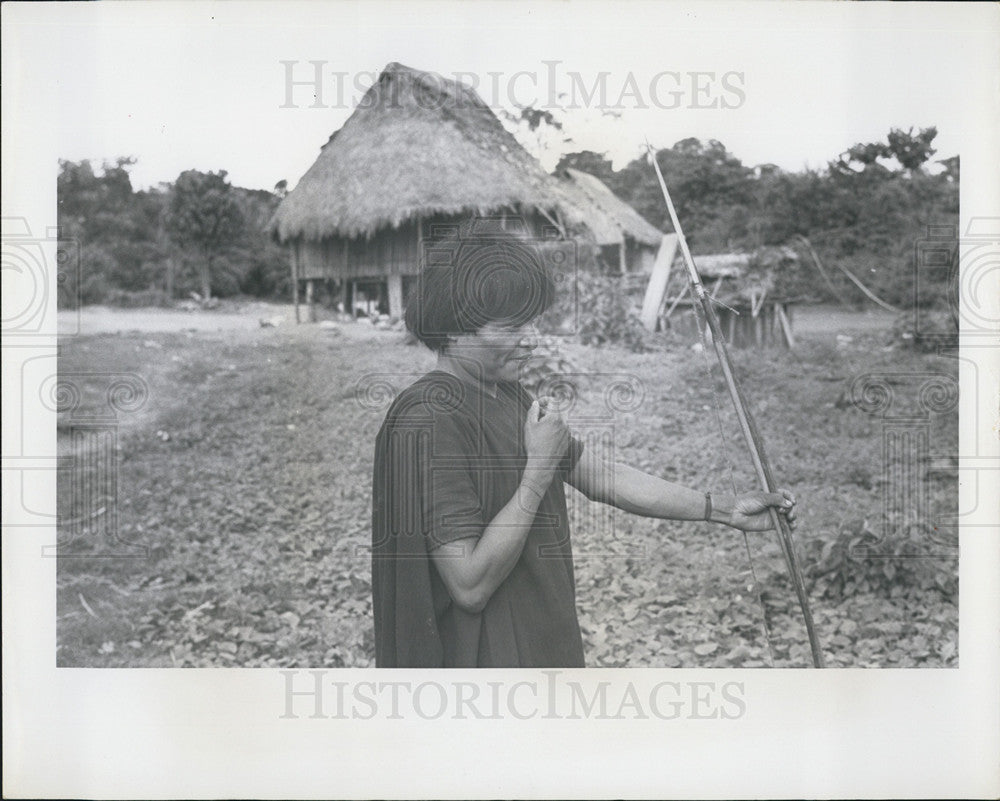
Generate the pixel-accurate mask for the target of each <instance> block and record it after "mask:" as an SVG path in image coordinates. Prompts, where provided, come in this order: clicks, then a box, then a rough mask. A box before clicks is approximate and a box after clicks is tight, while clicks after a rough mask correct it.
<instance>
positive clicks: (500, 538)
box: [372, 235, 795, 668]
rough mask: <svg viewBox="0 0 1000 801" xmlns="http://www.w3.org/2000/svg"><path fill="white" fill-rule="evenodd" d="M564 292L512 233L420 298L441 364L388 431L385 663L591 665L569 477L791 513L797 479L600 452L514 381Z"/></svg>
mask: <svg viewBox="0 0 1000 801" xmlns="http://www.w3.org/2000/svg"><path fill="white" fill-rule="evenodd" d="M553 299H554V284H553V281H552V278H551V276H549V275H548V273H547V272H546V270H545V268H544V267H543V266H542V264H541V262H540V260H539V258H538V254H537V253H536V252H535V251H534V248H533V247H532V246H531V245H530V244H528V243H526V242H524V241H522V240H520V239H517V238H515V237H512V236H509V235H507V236H494V237H488V238H478V239H469V240H465V241H463V242H462V243H461V246H460V247H459V248H458V250H457V254H456V255H455V258H454V260H453V263H452V264H450V265H448V266H432V267H427V268H425V269H424V271H423V272H422V274H421V276H420V279H419V281H418V285H417V287H416V289H415V291H414V292H413V293H411V295H410V297H409V299H408V302H407V308H406V325H407V328H408V329H409V330H410V331H411V332H412V333H413V334H414V335H415V336H416V337H417V339H419V340H420V341H421V342H422V343H423V344H425V345H426V346H428V347H429V348H431V349H432V350H434V351H435V352H436V353H437V354H438V363H437V367H436V369H435V370H432V371H431V372H429V373H428V374H427V375H425V376H423V377H422V378H420V379H419V380H417V381H416V382H415V383H414V384H412V385H411V386H409V387H407V388H406V389H405V390H403V391H402V392H401V393H400V394H399V396H398V397H397V398H396V399H395V401H394V402H393V403H392V405H391V406H390V408H389V411H388V412H387V414H386V417H385V421H384V422H383V424H382V427H381V429H380V430H379V433H378V436H377V438H376V443H375V466H374V474H373V482H372V595H373V612H374V618H375V663H376V666H377V667H534V668H541V667H552V668H555V667H559V668H571V667H583V666H584V664H585V663H584V653H583V640H582V637H581V634H580V626H579V623H578V621H577V613H576V597H575V585H574V578H573V555H572V549H571V547H570V532H569V526H568V515H567V510H566V499H565V495H564V491H563V483H564V482H566V483H569V484H571V485H572V486H574V487H576V488H577V489H578V490H580V491H581V492H582V493H583V494H584V495H586V496H587V497H588V498H589V499H590V500H592V501H598V502H603V503H610V504H613V505H615V506H617V507H618V508H621V509H624V510H626V511H630V512H633V513H636V514H641V515H646V516H650V517H659V518H665V519H673V520H704V519H710V520H713V521H716V522H719V523H724V524H726V525H730V526H733V527H736V528H741V529H744V530H756V531H760V530H766V529H768V528H770V519H769V514H768V508H769V507H770V506H774V507H777V508H778V510H779V511H780V512H781V513H783V514H786V515H788V517H789V520H790V521H791V520H793V517H794V516H793V514H792V509H793V507H794V504H795V501H794V498H793V497H792V495H791V493H789V492H787V491H786V490H782V491H780V492H779V493H763V492H750V493H745V494H742V495H740V496H738V497H736V498H722V497H719V498H714V497H713V496H711V495H709V494H708V493H705V492H701V491H697V490H693V489H688V488H685V487H682V486H680V485H677V484H672V483H670V482H667V481H664V480H662V479H659V478H656V477H654V476H651V475H648V474H646V473H642V472H640V471H638V470H635V469H633V468H630V467H628V466H626V465H623V464H613V465H612V464H606V463H604V462H602V461H601V460H600V459H598V458H596V457H593V456H592V455H591V454H589V453H588V452H587V450H586V448H585V447H584V445H583V444H582V443H581V442H580V441H579V440H578V439H577V438H576V437H574V436H572V435H571V434H570V432H569V430H568V428H567V426H566V422H565V420H564V419H563V418H562V416H561V415H560V414H558V413H555V412H549V413H546V405H547V401H546V399H544V398H542V399H534V398H532V397H531V395H530V394H529V393H528V391H527V390H526V389H525V388H524V387H523V386H522V385H521V383H520V382H519V381H518V375H519V372H520V369H521V367H522V365H524V363H525V361H526V360H527V359H528V358H530V357H531V353H532V350H533V348H534V347H535V344H536V342H537V338H536V332H535V330H534V327H533V325H532V321H533V320H534V319H535V318H536V317H537V316H538V315H539V314H540V313H541V312H542V311H544V310H545V309H546V308H547V307H548V306H549V305H550V304H551V303H552V301H553ZM609 476H610V477H611V479H612V480H610V481H609V480H608V477H609Z"/></svg>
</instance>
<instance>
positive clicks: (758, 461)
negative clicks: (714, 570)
mask: <svg viewBox="0 0 1000 801" xmlns="http://www.w3.org/2000/svg"><path fill="white" fill-rule="evenodd" d="M646 148H647V149H648V150H649V155H650V157H651V158H652V160H653V168H654V169H655V170H656V178H657V180H658V181H659V182H660V189H661V190H662V191H663V199H664V200H665V201H666V203H667V210H668V211H669V212H670V221H671V222H672V223H673V226H674V231H675V232H676V233H677V240H678V244H679V245H680V248H681V253H682V254H683V256H684V262H685V264H686V265H687V269H688V277H689V278H690V279H691V288H692V290H693V291H694V295H695V297H696V298H697V299H698V302H699V304H700V305H701V308H702V310H703V312H704V314H705V319H706V321H707V322H708V327H709V330H710V331H711V332H712V342H713V344H714V346H715V354H716V356H718V358H719V364H720V366H721V367H722V374H723V376H724V378H725V380H726V386H727V387H728V388H729V396H730V398H732V401H733V406H734V408H735V409H736V417H737V419H738V420H739V424H740V430H741V431H742V432H743V439H744V440H745V441H746V444H747V448H748V449H749V451H750V458H751V460H752V461H753V465H754V470H755V471H756V473H757V478H758V479H759V481H760V485H761V488H762V489H763V490H764V491H765V492H775V483H774V476H773V473H772V471H771V463H770V462H769V461H768V458H767V454H766V453H765V452H764V441H763V439H762V438H761V436H760V432H759V431H758V429H757V424H756V422H754V419H753V415H751V414H750V407H749V404H748V403H747V399H746V395H745V394H744V392H743V388H742V387H741V386H740V383H739V382H738V381H737V380H736V376H735V375H734V374H733V363H732V359H731V358H730V356H729V350H728V348H727V347H726V341H725V339H723V336H722V328H721V326H720V325H719V318H718V317H717V316H716V314H715V309H714V308H712V304H711V303H710V302H709V298H708V296H707V295H706V294H705V287H704V286H703V285H702V283H701V276H699V275H698V270H697V268H696V267H695V265H694V259H693V258H692V257H691V251H690V250H689V249H688V245H687V240H686V239H685V238H684V232H683V231H682V230H681V223H680V220H678V219H677V211H676V209H675V208H674V204H673V201H672V200H671V199H670V192H669V191H668V190H667V182H666V181H665V180H664V179H663V173H662V172H661V171H660V165H659V164H658V163H657V161H656V154H655V153H654V152H653V148H652V146H651V145H650V144H649V142H648V141H647V142H646ZM768 511H769V513H770V515H771V524H772V525H773V526H774V528H775V530H776V531H777V532H778V544H779V545H780V546H781V551H782V553H783V554H784V557H785V564H786V565H787V566H788V572H789V575H790V576H791V579H792V585H793V586H794V587H795V594H796V596H797V597H798V599H799V606H800V607H801V609H802V617H803V619H804V620H805V624H806V632H807V633H808V635H809V647H810V648H811V649H812V659H813V666H814V667H817V668H821V667H825V664H824V661H823V652H822V651H821V650H820V647H819V639H818V638H817V637H816V629H815V627H814V626H813V618H812V612H811V611H810V609H809V598H808V597H807V595H806V585H805V580H804V579H803V577H802V571H801V570H800V569H799V564H798V561H797V559H796V557H795V549H794V548H793V547H792V532H791V528H790V527H789V525H788V521H787V520H786V519H785V518H784V517H782V516H781V515H779V514H778V513H777V511H775V509H774V507H773V506H772V507H769V508H768Z"/></svg>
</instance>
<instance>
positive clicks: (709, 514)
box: [705, 492, 712, 520]
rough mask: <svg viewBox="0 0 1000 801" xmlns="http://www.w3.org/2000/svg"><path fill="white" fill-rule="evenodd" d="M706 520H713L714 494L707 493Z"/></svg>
mask: <svg viewBox="0 0 1000 801" xmlns="http://www.w3.org/2000/svg"><path fill="white" fill-rule="evenodd" d="M705 519H706V520H711V519H712V493H711V492H706V493H705Z"/></svg>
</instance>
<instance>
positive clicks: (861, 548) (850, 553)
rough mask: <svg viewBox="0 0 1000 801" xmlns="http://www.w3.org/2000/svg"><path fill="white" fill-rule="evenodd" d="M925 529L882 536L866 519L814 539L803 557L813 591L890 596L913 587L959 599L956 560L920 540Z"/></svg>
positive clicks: (836, 596) (845, 595)
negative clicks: (834, 534) (823, 538)
mask: <svg viewBox="0 0 1000 801" xmlns="http://www.w3.org/2000/svg"><path fill="white" fill-rule="evenodd" d="M922 533H923V531H922V527H921V526H919V525H911V526H908V527H906V528H905V529H903V530H900V531H896V532H894V533H892V534H890V535H887V536H885V537H882V538H880V537H879V536H878V535H877V534H875V532H873V531H872V530H871V529H870V528H869V526H868V521H867V520H862V521H854V522H852V523H850V524H848V525H847V526H845V527H844V528H843V529H842V530H841V531H840V532H839V533H838V534H837V536H836V537H835V538H833V539H831V540H827V541H825V542H823V541H819V540H814V541H812V542H811V543H809V547H808V548H807V552H806V557H805V559H804V560H803V568H804V572H805V574H806V576H807V577H808V578H809V579H810V580H811V582H812V591H813V592H814V593H815V594H816V595H818V596H820V597H824V598H830V599H833V600H843V599H845V598H850V597H853V596H856V595H864V594H873V595H881V596H883V597H891V596H894V595H897V594H899V593H900V592H906V591H910V590H919V591H922V592H926V591H937V592H939V593H941V594H942V595H943V596H945V597H946V598H957V596H958V576H957V574H956V571H955V570H954V559H953V558H951V557H948V556H942V555H941V553H940V552H937V553H935V551H936V550H937V551H940V548H938V549H935V548H932V547H930V546H929V545H928V544H927V543H925V542H920V541H919V539H918V537H919V535H920V534H922ZM955 553H956V554H957V549H956V550H955Z"/></svg>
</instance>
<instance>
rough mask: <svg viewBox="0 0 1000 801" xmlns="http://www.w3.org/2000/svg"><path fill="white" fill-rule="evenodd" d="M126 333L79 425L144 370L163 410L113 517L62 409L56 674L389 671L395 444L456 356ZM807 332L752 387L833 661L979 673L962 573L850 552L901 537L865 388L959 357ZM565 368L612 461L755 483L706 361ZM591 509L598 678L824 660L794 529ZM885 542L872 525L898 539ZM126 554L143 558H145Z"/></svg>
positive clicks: (944, 490) (131, 429)
mask: <svg viewBox="0 0 1000 801" xmlns="http://www.w3.org/2000/svg"><path fill="white" fill-rule="evenodd" d="M204 314H209V313H208V312H205V313H204ZM252 322H254V323H255V320H254V321H252ZM122 328H123V331H124V332H123V333H117V334H116V333H108V334H99V335H91V336H79V337H73V338H69V339H65V340H63V341H62V342H61V350H60V364H59V369H60V375H61V377H62V378H63V379H65V380H66V381H69V382H71V383H72V384H73V385H74V386H75V387H76V389H77V390H78V393H79V394H78V398H77V404H78V405H77V407H76V408H77V413H78V415H83V417H86V416H87V414H88V413H89V412H88V410H97V409H99V408H100V407H101V404H103V403H105V401H106V396H107V380H108V376H112V375H118V374H121V373H133V374H135V375H138V376H141V378H142V379H143V381H144V383H145V386H146V388H147V395H148V397H147V399H146V401H145V403H144V404H142V405H141V408H136V409H134V410H132V411H130V412H128V413H122V414H120V415H119V417H118V419H117V428H116V434H115V443H114V455H115V463H116V464H117V465H118V468H117V477H118V479H117V488H116V492H115V493H114V494H109V495H108V496H107V497H106V498H105V502H104V503H101V504H97V505H90V506H87V505H86V504H87V503H89V501H88V500H87V498H92V496H88V495H81V494H80V487H81V486H91V487H93V486H94V482H95V480H96V477H95V475H93V473H92V471H93V470H96V469H98V467H99V465H97V464H96V463H95V462H94V461H93V460H89V461H88V460H87V459H85V458H83V457H84V456H85V454H84V453H82V452H81V451H80V445H79V441H78V440H79V437H78V429H79V426H78V425H77V422H76V421H75V420H74V418H73V416H72V415H71V414H69V413H68V412H64V413H63V414H61V415H60V418H59V431H58V442H59V447H60V455H61V456H64V457H66V458H67V461H66V464H67V471H66V472H64V473H62V474H61V475H60V481H59V484H58V493H59V498H58V503H59V510H60V513H61V514H62V515H64V517H65V521H67V523H66V525H65V526H64V530H63V532H62V538H61V540H60V558H59V560H58V563H57V596H56V597H57V615H58V618H57V653H56V661H57V664H59V665H62V666H88V667H142V666H149V667H173V666H177V667H235V666H239V667H275V666H281V667H338V666H351V667H365V666H369V665H371V664H372V660H373V638H372V618H371V611H370V610H371V586H370V566H369V556H368V543H369V538H370V530H369V524H370V513H371V509H370V504H371V496H370V486H371V470H372V444H373V442H374V438H375V434H376V432H377V430H378V427H379V426H380V424H381V422H382V418H383V417H384V414H385V410H386V408H387V405H388V403H389V402H390V401H391V399H392V397H393V394H394V393H395V392H398V391H399V390H400V389H402V387H404V386H406V385H407V384H409V383H410V382H412V381H413V380H415V379H416V378H417V377H418V376H419V375H421V374H422V373H423V372H425V371H426V370H429V369H431V368H432V367H433V364H434V359H433V355H432V354H430V352H428V351H426V350H424V349H421V348H418V347H415V346H408V345H405V344H404V343H403V341H402V338H401V335H400V334H399V333H398V332H392V331H379V330H377V329H375V328H374V327H372V326H363V325H344V326H342V327H341V328H340V329H339V330H330V329H322V328H320V327H319V326H316V325H303V326H298V327H295V326H279V327H277V328H274V327H270V328H260V327H257V326H256V325H254V326H252V327H248V328H246V329H245V330H225V331H222V330H219V331H217V330H214V329H213V330H211V331H199V332H194V331H185V330H183V328H181V330H176V331H172V332H149V331H146V332H142V333H139V332H133V333H129V332H128V329H127V326H123V327H122ZM843 330H845V329H844V328H843V326H839V327H838V328H837V332H838V333H840V332H841V331H843ZM797 333H798V334H799V337H798V338H799V339H800V340H801V342H800V346H799V347H798V348H797V349H796V351H794V352H793V353H791V354H790V353H789V352H787V351H775V352H764V351H761V352H756V351H754V352H740V353H738V354H736V359H737V370H738V373H739V376H740V378H741V379H742V381H743V384H744V387H745V388H746V390H747V393H748V395H749V397H750V398H751V402H752V404H753V407H754V411H755V412H756V413H757V417H758V420H759V423H760V425H761V427H762V429H763V435H764V437H765V440H766V441H767V444H768V450H769V453H770V455H771V459H772V462H773V463H774V469H775V472H776V474H777V475H778V476H779V477H780V481H781V482H782V483H784V484H786V485H787V486H789V488H791V489H792V490H793V491H794V492H795V493H796V496H797V497H798V500H799V520H800V525H799V528H798V529H797V531H796V535H795V536H796V542H797V544H798V547H799V549H800V555H802V556H803V557H806V556H810V558H812V556H815V563H816V564H817V565H819V566H822V569H824V570H825V569H832V570H828V572H827V573H824V574H823V575H819V574H817V575H816V581H817V583H816V585H815V586H814V588H813V593H812V602H813V613H814V617H815V620H816V626H817V630H818V633H819V637H820V640H821V643H822V644H823V647H824V651H825V653H826V656H827V661H828V663H829V664H830V665H831V666H851V667H859V666H864V667H878V666H886V667H888V666H893V667H901V666H938V667H940V666H950V665H955V664H957V659H958V653H957V627H958V609H957V604H956V600H955V599H956V596H955V595H954V593H953V592H952V591H951V589H949V588H950V587H953V586H954V580H955V574H956V567H957V560H955V559H951V560H950V561H949V560H941V564H940V565H939V566H937V567H935V570H943V571H947V573H948V574H949V577H948V586H947V587H944V588H943V587H941V586H940V585H939V583H938V582H937V580H936V579H933V580H931V581H929V582H927V581H924V580H923V579H914V578H913V577H911V576H909V575H908V574H907V572H906V570H907V567H906V566H907V565H908V564H909V563H907V562H905V561H901V564H897V565H896V569H895V572H892V571H890V573H892V575H889V574H887V572H886V570H885V566H884V564H883V565H878V564H877V563H875V562H872V563H870V564H869V563H862V567H861V568H860V570H861V571H862V572H861V573H857V572H856V568H855V567H854V566H853V565H852V566H848V561H847V556H848V554H849V553H850V544H851V543H850V542H849V541H848V540H849V539H850V538H852V537H856V536H858V535H860V534H862V533H863V532H864V529H863V528H859V527H858V526H857V525H854V524H853V523H852V521H854V520H857V519H868V520H870V521H880V520H881V518H880V514H881V509H882V500H883V495H884V492H885V478H884V471H883V470H882V468H881V464H880V461H881V458H882V455H881V454H882V451H881V444H880V436H881V430H882V424H883V423H882V421H881V420H880V419H879V418H878V417H877V416H874V415H871V414H868V413H866V412H864V411H863V410H861V409H859V408H857V407H855V406H853V405H851V404H844V403H840V402H839V400H840V399H841V398H842V397H843V396H844V393H845V391H846V390H847V389H848V388H849V386H850V383H851V381H852V380H853V377H854V376H857V375H860V374H862V373H866V372H871V371H877V370H892V371H910V372H913V373H926V372H928V371H937V372H947V371H954V369H955V365H954V361H953V360H948V359H942V358H940V357H936V356H932V355H927V354H921V353H918V352H915V351H912V350H902V351H901V350H897V349H892V348H891V347H889V346H888V345H886V341H887V340H886V339H885V332H883V331H879V332H871V333H865V332H854V339H853V340H852V341H851V342H850V343H849V344H844V343H843V342H841V344H837V341H836V340H835V339H833V337H832V335H827V334H824V336H822V337H820V336H818V335H817V336H815V337H810V335H809V333H808V330H806V328H805V327H804V326H800V328H799V331H798V332H797ZM887 348H888V349H887ZM558 358H559V359H565V360H566V362H567V363H569V364H571V365H572V367H573V370H572V372H573V374H574V383H573V387H572V392H568V393H567V395H566V397H565V398H564V401H565V409H564V411H565V414H566V415H567V418H568V420H569V422H570V425H571V426H572V427H574V430H575V431H576V432H577V433H578V435H580V436H582V437H584V438H585V439H587V441H588V442H591V443H595V447H596V446H597V445H598V444H600V443H602V442H603V443H605V444H606V446H607V447H608V448H610V449H611V451H610V452H609V455H610V456H612V457H613V458H615V459H620V460H621V461H624V462H626V463H629V464H632V465H635V466H637V467H639V468H641V469H645V470H647V471H649V472H652V473H654V474H656V475H659V476H662V477H664V478H666V479H669V480H671V481H677V482H679V483H682V484H686V485H688V486H694V487H704V488H706V489H711V490H712V491H714V492H727V491H731V490H732V487H733V486H734V485H735V486H736V487H738V488H749V487H752V486H753V485H754V479H753V471H752V468H751V466H750V465H749V463H748V460H747V459H746V457H745V456H743V455H742V451H741V450H740V445H739V433H738V429H737V427H736V424H735V421H733V420H732V419H731V415H730V414H729V413H728V411H727V408H726V406H725V398H724V397H723V398H722V399H721V402H719V399H718V398H717V387H715V386H713V381H714V380H715V379H714V376H713V375H712V374H711V372H710V370H709V369H708V368H707V367H706V363H705V362H704V361H703V360H702V358H701V355H699V354H697V353H695V352H694V351H692V350H691V348H690V347H689V346H667V345H663V346H661V347H658V348H657V349H656V350H651V351H647V352H643V353H633V352H631V351H630V350H628V349H626V348H622V347H615V346H605V347H601V348H592V347H586V346H583V345H581V344H578V343H573V342H572V341H569V340H564V341H561V342H560V345H559V356H558ZM564 368H565V365H561V364H559V363H555V364H554V367H553V369H564ZM720 432H721V435H722V436H720ZM956 432H957V414H956V413H955V412H954V411H951V412H947V413H942V414H941V415H939V416H937V417H935V418H933V419H932V420H931V421H930V423H929V427H928V438H929V443H930V446H931V447H932V448H933V449H934V452H941V451H945V450H947V449H949V448H951V447H953V445H954V443H955V442H956V436H957V434H956ZM588 438H589V439H588ZM88 481H89V482H90V484H89V485H88V484H87V482H88ZM956 483H957V475H951V474H949V475H940V476H935V477H930V478H929V479H928V484H927V491H928V498H929V509H930V512H931V513H932V514H933V515H935V516H944V515H949V514H952V515H953V514H954V512H955V495H956V489H955V487H956ZM568 498H569V505H570V518H571V519H570V523H571V530H572V531H573V538H574V554H575V558H576V576H577V602H578V607H579V611H580V621H581V626H582V628H583V632H584V638H585V648H586V656H587V661H588V664H590V665H593V666H607V667H650V666H654V667H655V666H658V667H763V666H769V665H775V666H780V667H784V666H803V665H806V664H808V663H809V652H808V644H807V642H806V638H805V632H804V630H803V626H802V623H801V617H800V615H799V612H798V609H797V604H796V602H795V598H794V594H793V593H792V592H791V588H790V586H789V585H788V583H787V580H786V579H785V578H784V566H783V561H782V556H781V552H780V550H779V548H778V545H777V543H776V541H775V540H774V538H773V537H771V536H769V535H766V534H759V535H752V536H750V537H748V539H747V540H746V542H744V539H743V537H742V536H741V535H740V534H739V533H738V532H735V531H733V530H731V529H727V528H724V527H720V526H714V525H710V524H706V523H680V522H668V521H657V520H651V519H645V518H638V517H634V516H630V515H627V514H625V513H620V512H616V511H614V510H611V509H610V508H608V507H603V506H600V505H597V504H592V503H590V502H588V501H587V500H586V499H584V498H583V497H582V496H580V495H579V494H578V493H576V492H575V491H574V490H570V491H569V493H568ZM85 502H86V503H85ZM102 509H103V511H102ZM88 510H89V511H88ZM112 517H113V518H115V521H116V524H117V528H116V529H115V531H116V532H117V533H116V534H115V538H114V539H112V538H111V535H110V533H109V532H110V531H111V530H112V527H110V526H109V525H108V521H109V520H110V519H111V518H112ZM68 521H76V522H75V523H74V524H73V526H72V528H71V527H70V526H69V522H68ZM879 525H880V523H879V524H878V525H876V523H874V522H873V523H872V524H871V526H870V528H871V529H872V532H873V533H874V534H876V535H877V536H879V537H884V534H883V533H882V532H881V531H880V530H879ZM911 537H912V532H911ZM889 541H891V540H886V542H889ZM122 542H126V543H129V544H131V545H135V546H137V547H138V548H139V549H140V550H139V551H138V552H135V551H130V552H129V554H127V555H124V556H123V555H122V554H121V552H120V550H121V549H120V545H121V543H122ZM830 543H833V544H832V545H831V544H830ZM748 549H749V553H750V555H751V556H752V562H750V561H748V558H747V552H748ZM824 554H825V556H824ZM838 560H840V561H838ZM803 561H804V562H805V561H807V560H806V559H803ZM935 575H936V574H935ZM837 576H842V577H844V579H845V580H844V581H843V582H842V583H840V584H835V582H834V579H835V577H837ZM858 576H861V577H862V578H863V580H859V578H858ZM848 579H849V580H851V581H853V584H852V585H851V586H850V587H848V583H847V581H848ZM837 580H838V581H839V579H837ZM821 581H826V582H827V584H826V585H821V583H820V582H821ZM887 590H888V591H887Z"/></svg>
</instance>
